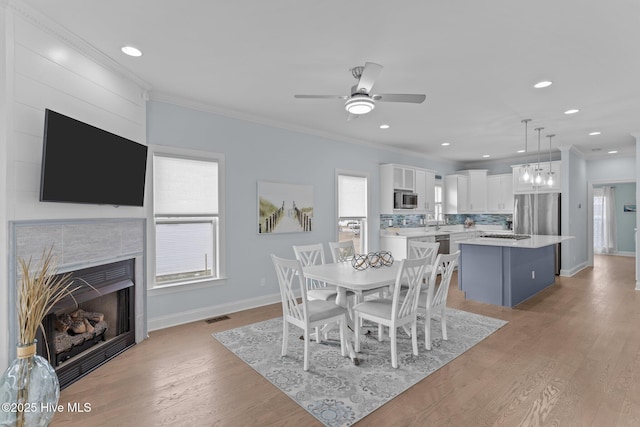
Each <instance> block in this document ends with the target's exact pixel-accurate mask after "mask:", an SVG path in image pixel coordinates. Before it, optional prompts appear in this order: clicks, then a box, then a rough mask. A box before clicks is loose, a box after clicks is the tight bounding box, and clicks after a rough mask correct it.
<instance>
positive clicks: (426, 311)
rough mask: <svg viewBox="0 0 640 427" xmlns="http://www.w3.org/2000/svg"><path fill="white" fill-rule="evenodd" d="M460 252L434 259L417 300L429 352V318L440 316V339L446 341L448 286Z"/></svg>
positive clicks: (441, 255)
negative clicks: (422, 317)
mask: <svg viewBox="0 0 640 427" xmlns="http://www.w3.org/2000/svg"><path fill="white" fill-rule="evenodd" d="M459 257H460V251H456V252H455V253H453V254H440V255H438V256H437V257H436V261H435V266H436V268H434V269H433V270H432V271H431V275H430V277H429V280H428V286H427V287H425V288H424V289H423V290H422V292H420V296H419V298H418V313H421V314H423V315H424V317H425V321H424V343H425V348H426V349H427V350H431V318H432V317H433V316H440V323H441V325H442V339H443V340H445V341H446V340H448V339H449V338H448V337H447V316H446V315H445V309H446V308H447V296H448V295H449V285H450V284H451V277H452V276H453V270H454V269H455V267H456V265H457V264H458V258H459ZM438 274H440V275H441V276H440V277H441V278H440V283H438V284H436V281H437V276H438Z"/></svg>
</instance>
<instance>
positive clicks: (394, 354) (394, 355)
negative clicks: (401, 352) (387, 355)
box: [389, 326, 398, 368]
mask: <svg viewBox="0 0 640 427" xmlns="http://www.w3.org/2000/svg"><path fill="white" fill-rule="evenodd" d="M396 330H397V329H396V328H394V327H393V326H389V339H390V340H391V366H393V367H394V368H397V367H398V346H397V343H396V338H397V337H396Z"/></svg>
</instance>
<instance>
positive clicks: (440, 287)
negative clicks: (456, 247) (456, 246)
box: [427, 251, 460, 308]
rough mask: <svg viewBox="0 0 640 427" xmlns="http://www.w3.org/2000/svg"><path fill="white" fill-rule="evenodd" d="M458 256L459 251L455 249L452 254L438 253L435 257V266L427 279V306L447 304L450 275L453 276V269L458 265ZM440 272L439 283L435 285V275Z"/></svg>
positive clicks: (433, 306)
mask: <svg viewBox="0 0 640 427" xmlns="http://www.w3.org/2000/svg"><path fill="white" fill-rule="evenodd" d="M459 257H460V251H456V252H455V253H453V254H439V255H438V256H437V257H436V261H435V266H436V268H434V269H433V270H432V272H431V278H430V279H429V289H428V290H427V292H428V293H429V294H428V296H427V306H428V307H432V308H435V307H444V306H446V305H447V295H448V294H449V285H450V284H451V277H452V276H453V270H454V269H455V267H456V265H458V258H459ZM438 274H441V276H440V277H441V278H440V283H439V284H437V286H436V276H437V275H438Z"/></svg>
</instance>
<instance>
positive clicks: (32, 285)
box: [18, 246, 81, 345]
mask: <svg viewBox="0 0 640 427" xmlns="http://www.w3.org/2000/svg"><path fill="white" fill-rule="evenodd" d="M18 262H19V263H20V270H21V272H22V278H21V279H20V285H19V287H18V326H19V335H18V339H19V343H20V344H21V345H27V344H31V343H33V342H34V341H35V339H36V334H37V332H38V328H42V321H43V320H44V318H45V316H46V315H47V314H48V313H49V311H50V310H51V309H52V308H53V306H54V305H56V304H57V303H58V302H60V300H62V299H63V298H65V297H67V296H71V297H72V298H73V295H72V293H73V292H75V291H76V290H78V289H80V288H81V286H75V285H74V281H73V280H72V279H71V275H70V274H64V275H57V263H56V261H55V257H54V255H53V246H52V247H51V248H49V249H48V250H45V251H44V252H43V254H42V259H41V261H40V264H39V265H38V266H37V268H36V269H35V270H34V271H32V269H31V259H29V261H25V260H23V259H19V260H18ZM43 332H44V331H43Z"/></svg>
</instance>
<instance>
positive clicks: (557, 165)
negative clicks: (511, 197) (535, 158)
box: [511, 160, 562, 194]
mask: <svg viewBox="0 0 640 427" xmlns="http://www.w3.org/2000/svg"><path fill="white" fill-rule="evenodd" d="M511 167H512V168H513V192H514V194H526V193H559V192H560V191H562V190H561V174H562V161H561V160H555V161H552V162H551V172H553V185H551V186H549V185H548V184H547V179H548V178H549V176H548V172H549V162H540V165H539V166H538V163H537V162H536V163H531V170H532V171H534V174H535V171H537V170H538V169H539V170H540V173H541V175H542V179H543V182H542V183H541V184H540V185H534V184H531V183H530V182H522V180H521V179H520V176H521V174H522V170H523V168H524V165H512V166H511Z"/></svg>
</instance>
